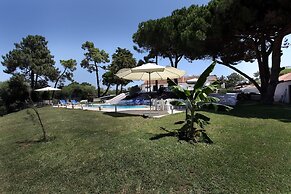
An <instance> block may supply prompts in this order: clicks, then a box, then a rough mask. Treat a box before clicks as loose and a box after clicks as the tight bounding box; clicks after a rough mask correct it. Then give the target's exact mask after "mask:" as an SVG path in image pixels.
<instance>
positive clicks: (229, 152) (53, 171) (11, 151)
mask: <svg viewBox="0 0 291 194" xmlns="http://www.w3.org/2000/svg"><path fill="white" fill-rule="evenodd" d="M39 111H40V115H41V116H42V118H43V121H44V125H45V127H46V129H47V131H48V134H49V136H50V141H49V142H46V143H43V142H37V140H38V138H39V137H41V130H40V128H39V126H38V124H37V120H36V118H33V117H32V116H31V115H30V114H28V113H27V110H24V111H21V112H18V113H13V114H10V115H7V116H4V117H0V193H57V192H62V193H191V192H192V193H288V192H291V107H290V106H275V107H265V106H259V105H257V106H255V105H250V106H241V107H237V108H236V109H235V110H233V111H232V112H230V113H228V114H216V113H206V114H207V115H208V116H210V117H211V118H212V120H211V124H210V125H209V126H208V129H209V130H208V132H209V135H210V137H211V138H212V140H213V141H214V144H211V145H207V144H197V145H191V144H188V143H185V142H178V141H177V139H176V138H175V137H163V138H160V139H157V140H151V138H153V137H157V136H158V135H159V134H161V133H166V132H165V131H162V130H161V129H160V127H163V128H166V129H167V130H171V129H174V128H178V127H179V125H174V122H176V121H179V120H183V118H184V114H178V115H170V116H167V117H163V118H161V119H144V118H142V117H136V116H124V115H115V114H106V113H101V112H90V111H81V110H68V109H62V108H48V107H47V108H42V109H39Z"/></svg>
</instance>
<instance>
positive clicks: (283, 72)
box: [280, 68, 291, 75]
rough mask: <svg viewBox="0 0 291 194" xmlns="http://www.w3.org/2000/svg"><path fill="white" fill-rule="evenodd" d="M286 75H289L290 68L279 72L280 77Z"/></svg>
mask: <svg viewBox="0 0 291 194" xmlns="http://www.w3.org/2000/svg"><path fill="white" fill-rule="evenodd" d="M287 73H291V68H287V69H283V70H282V71H280V75H285V74H287Z"/></svg>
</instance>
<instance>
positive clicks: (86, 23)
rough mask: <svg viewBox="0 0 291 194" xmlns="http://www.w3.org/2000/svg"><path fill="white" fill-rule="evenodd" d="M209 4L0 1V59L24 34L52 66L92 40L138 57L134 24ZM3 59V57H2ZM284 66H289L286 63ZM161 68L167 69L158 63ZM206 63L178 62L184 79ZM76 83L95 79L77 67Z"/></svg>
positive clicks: (219, 70) (250, 69)
mask: <svg viewBox="0 0 291 194" xmlns="http://www.w3.org/2000/svg"><path fill="white" fill-rule="evenodd" d="M207 2H208V0H197V1H195V0H143V1H141V0H104V1H101V0H47V1H41V0H25V1H24V0H0V9H1V10H0V24H1V29H0V55H1V56H2V55H5V54H6V53H8V51H10V50H12V49H13V48H14V43H18V42H20V41H21V39H22V38H23V37H26V36H27V35H29V34H31V35H36V34H37V35H42V36H44V37H46V39H47V41H48V42H49V44H48V47H49V49H50V51H51V53H52V55H54V56H55V61H56V65H57V66H58V67H60V66H59V60H60V59H70V58H73V59H76V60H77V61H78V64H79V63H80V61H81V60H82V58H83V53H84V52H83V50H82V49H81V45H82V43H84V42H85V41H92V42H94V44H95V46H96V47H97V48H100V49H104V50H105V51H106V52H108V53H109V54H110V56H111V55H112V54H113V53H114V51H115V49H116V48H117V47H121V48H127V49H129V50H131V51H132V53H133V54H134V56H135V58H136V59H137V60H138V59H140V58H142V57H143V56H141V55H140V54H138V53H136V52H135V51H134V50H133V48H132V47H133V45H134V44H133V42H132V34H133V33H134V32H136V30H137V27H138V24H139V23H140V22H142V21H146V20H149V19H156V18H160V17H163V16H168V15H170V14H171V12H172V11H173V10H175V9H179V8H182V7H185V6H186V7H188V6H190V5H191V4H207ZM290 59H291V56H290V49H286V50H284V56H283V58H282V64H283V66H287V65H291V64H290V63H289V61H290ZM1 61H2V58H1ZM288 63H289V64H288ZM159 64H160V65H168V64H169V62H168V61H167V60H160V61H159ZM208 64H210V61H193V62H192V63H189V62H188V61H186V60H184V61H181V63H180V65H179V68H180V69H183V70H186V72H187V74H188V75H193V74H195V75H199V74H200V73H201V72H202V71H203V70H204V69H205V68H206V67H207V65H208ZM239 67H240V69H242V70H243V71H245V72H247V73H248V74H249V75H252V74H253V73H254V72H256V71H257V64H256V63H254V64H247V65H240V66H239ZM3 69H4V68H3V66H2V65H0V81H3V80H7V79H8V78H9V75H7V74H5V73H3ZM231 72H232V71H231V70H230V69H228V68H226V67H222V66H217V67H216V69H215V71H214V74H216V75H218V76H220V75H229V74H230V73H231ZM74 78H75V80H76V81H78V82H89V83H92V84H94V85H95V83H96V81H95V79H96V78H95V75H94V74H90V73H89V72H87V71H86V70H84V69H82V68H81V67H80V65H78V68H77V71H76V72H75V76H74Z"/></svg>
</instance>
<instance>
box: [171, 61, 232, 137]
mask: <svg viewBox="0 0 291 194" xmlns="http://www.w3.org/2000/svg"><path fill="white" fill-rule="evenodd" d="M215 64H216V63H215V62H213V63H212V64H211V65H210V66H209V67H208V68H207V69H206V70H205V71H204V72H203V73H202V74H201V76H200V77H199V79H198V80H197V83H196V84H195V86H194V87H193V90H187V89H184V88H182V87H181V86H179V85H177V84H176V83H175V82H174V81H172V80H170V79H168V85H169V86H170V87H171V89H172V91H173V92H174V93H175V94H176V95H177V96H178V97H179V98H181V99H184V101H173V102H172V104H173V105H176V106H177V105H178V106H183V105H184V106H186V118H185V124H184V126H183V127H182V128H181V129H179V130H178V137H179V139H182V140H186V141H189V142H194V143H197V142H205V143H213V141H212V140H211V139H210V138H209V137H208V135H207V134H206V130H205V126H206V125H207V124H209V121H210V118H209V117H207V116H205V115H203V114H201V113H197V110H201V109H202V108H214V109H215V110H216V111H217V110H218V109H220V110H221V109H223V110H227V111H228V110H230V109H232V108H231V107H229V106H226V105H223V104H219V103H218V102H219V99H218V98H215V97H212V96H209V94H210V93H212V92H214V91H215V90H216V88H217V86H218V85H217V84H216V83H213V84H210V85H208V86H206V85H205V82H206V80H207V77H208V76H209V74H210V73H211V72H212V71H213V69H214V67H215Z"/></svg>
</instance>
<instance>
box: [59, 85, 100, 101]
mask: <svg viewBox="0 0 291 194" xmlns="http://www.w3.org/2000/svg"><path fill="white" fill-rule="evenodd" d="M96 94H97V93H96V89H95V87H94V86H92V85H91V84H89V83H86V82H84V83H81V84H79V83H77V82H73V83H71V84H69V85H68V86H64V87H63V88H62V90H61V91H59V92H56V93H55V98H57V99H75V100H85V99H93V98H94V97H95V95H96Z"/></svg>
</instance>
